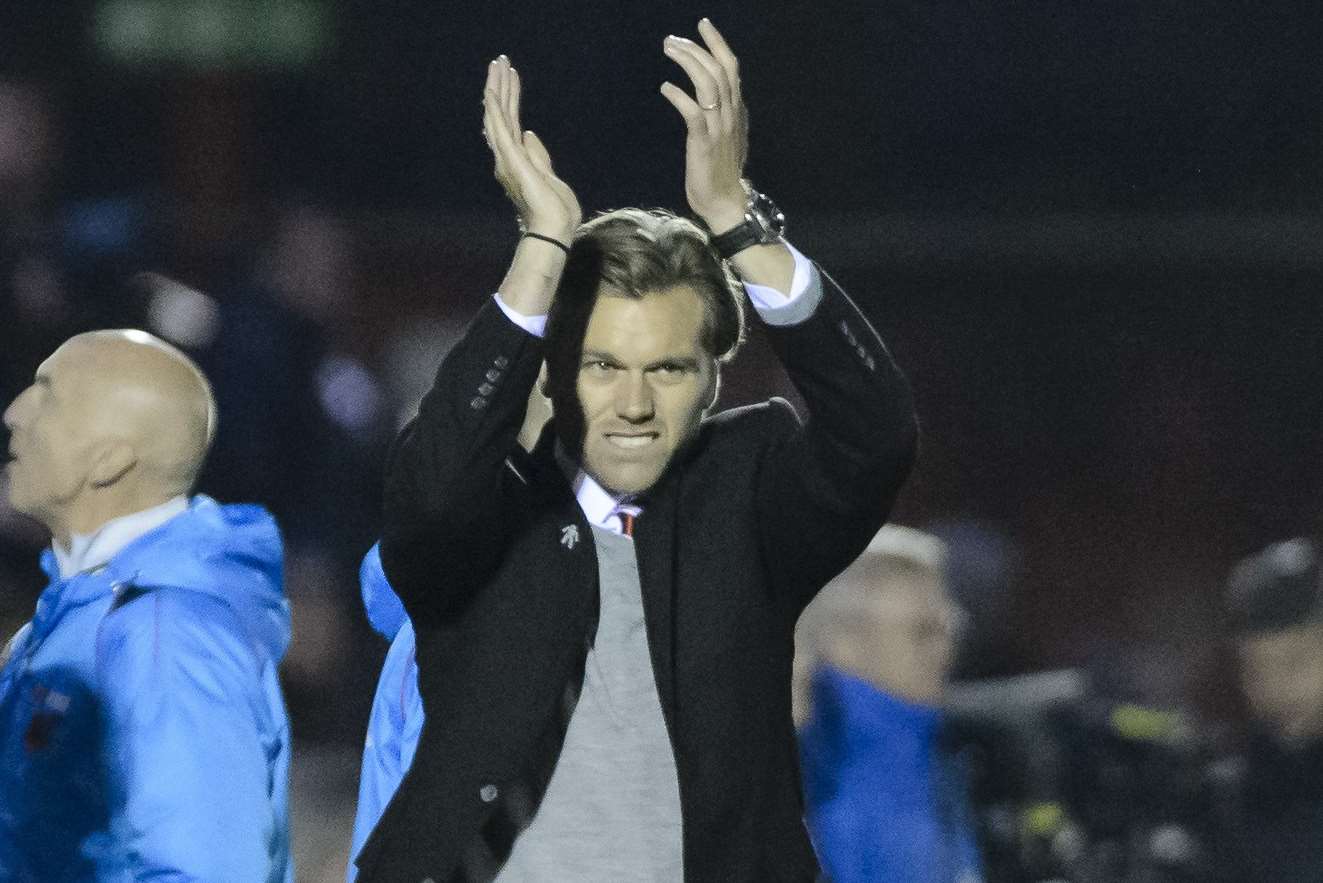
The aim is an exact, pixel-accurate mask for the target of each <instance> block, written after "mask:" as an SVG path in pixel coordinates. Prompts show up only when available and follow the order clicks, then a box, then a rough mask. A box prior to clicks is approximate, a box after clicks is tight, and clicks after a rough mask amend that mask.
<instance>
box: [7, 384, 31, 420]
mask: <svg viewBox="0 0 1323 883" xmlns="http://www.w3.org/2000/svg"><path fill="white" fill-rule="evenodd" d="M30 392H32V387H29V388H28V389H24V391H22V392H21V393H19V397H17V398H15V400H13V401H11V402H9V406H8V408H5V409H4V425H5V429H9V430H13V429H15V428H16V426H17V425H19V422H20V421H21V418H22V412H24V409H25V405H24V402H25V401H28V398H29V393H30Z"/></svg>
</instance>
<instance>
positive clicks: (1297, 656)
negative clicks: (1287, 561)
mask: <svg viewBox="0 0 1323 883" xmlns="http://www.w3.org/2000/svg"><path fill="white" fill-rule="evenodd" d="M1237 654H1238V656H1239V658H1240V674H1241V683H1242V686H1243V688H1244V691H1245V697H1246V698H1247V699H1248V700H1249V703H1250V708H1251V710H1252V711H1253V712H1254V715H1255V717H1256V718H1258V719H1259V720H1260V721H1262V722H1263V723H1265V724H1267V725H1268V726H1269V727H1270V728H1271V729H1272V731H1273V732H1274V733H1275V734H1276V736H1277V738H1279V739H1280V740H1281V741H1282V742H1283V743H1285V744H1287V745H1293V744H1301V743H1304V742H1308V741H1311V740H1313V739H1316V738H1319V737H1323V625H1320V624H1318V623H1310V624H1306V625H1300V626H1293V627H1291V628H1287V629H1282V630H1280V631H1276V632H1266V633H1263V634H1259V635H1252V636H1250V637H1246V638H1241V639H1240V640H1239V641H1238V642H1237Z"/></svg>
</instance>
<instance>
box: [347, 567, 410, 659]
mask: <svg viewBox="0 0 1323 883" xmlns="http://www.w3.org/2000/svg"><path fill="white" fill-rule="evenodd" d="M358 584H359V587H360V589H361V590H362V592H363V609H364V610H366V611H367V618H368V622H370V623H372V627H373V628H374V629H376V630H377V632H378V633H379V634H380V635H381V636H382V637H383V638H385V639H386V640H387V641H393V640H395V635H397V634H398V633H399V631H400V628H401V627H403V625H404V623H405V621H406V620H407V619H408V618H409V616H408V614H407V613H405V611H404V603H403V602H402V601H400V596H399V595H397V594H395V590H394V589H392V588H391V587H390V581H389V580H388V579H386V571H385V570H383V569H382V567H381V544H380V543H377V544H376V545H374V546H373V547H372V548H371V549H368V551H367V554H366V555H364V556H363V564H362V566H361V567H359V569H358Z"/></svg>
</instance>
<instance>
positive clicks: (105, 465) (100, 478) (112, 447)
mask: <svg viewBox="0 0 1323 883" xmlns="http://www.w3.org/2000/svg"><path fill="white" fill-rule="evenodd" d="M137 465H138V452H137V451H135V450H134V449H133V446H132V445H130V444H128V443H127V442H118V441H117V442H107V443H105V444H104V445H101V446H100V447H99V448H98V449H97V450H95V451H93V453H92V465H91V468H90V469H89V470H88V475H87V480H88V482H89V483H90V484H91V485H92V486H93V487H98V488H102V487H109V486H110V485H112V484H114V483H115V482H117V481H119V480H120V479H121V478H123V477H124V476H125V475H126V474H128V472H129V470H130V469H132V468H133V467H134V466H137Z"/></svg>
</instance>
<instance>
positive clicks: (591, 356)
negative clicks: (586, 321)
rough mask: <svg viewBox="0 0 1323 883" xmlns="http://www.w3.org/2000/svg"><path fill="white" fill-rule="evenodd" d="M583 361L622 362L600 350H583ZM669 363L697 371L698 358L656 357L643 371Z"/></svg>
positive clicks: (618, 363) (662, 366)
mask: <svg viewBox="0 0 1323 883" xmlns="http://www.w3.org/2000/svg"><path fill="white" fill-rule="evenodd" d="M581 360H582V361H583V362H607V363H609V364H612V365H623V364H624V363H623V362H621V361H620V359H618V358H616V356H615V355H613V354H611V353H607V352H602V351H600V350H584V351H583V355H582V356H581ZM671 365H678V366H679V367H681V368H685V369H687V370H690V371H697V370H698V368H699V360H698V359H696V358H694V357H693V356H667V357H664V358H661V359H657V360H656V361H655V362H649V363H648V364H646V365H644V366H643V370H644V371H654V370H656V369H658V368H664V367H668V366H671Z"/></svg>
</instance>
